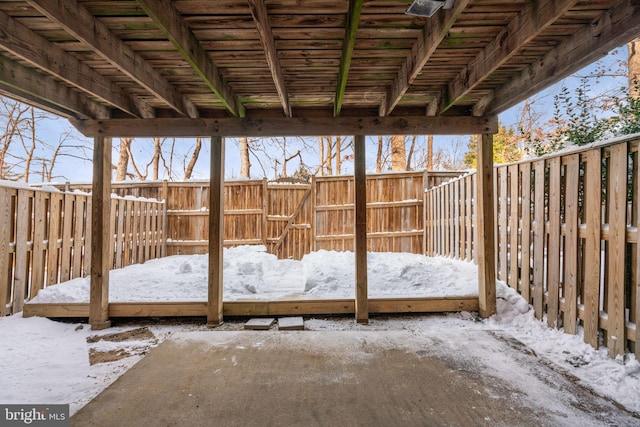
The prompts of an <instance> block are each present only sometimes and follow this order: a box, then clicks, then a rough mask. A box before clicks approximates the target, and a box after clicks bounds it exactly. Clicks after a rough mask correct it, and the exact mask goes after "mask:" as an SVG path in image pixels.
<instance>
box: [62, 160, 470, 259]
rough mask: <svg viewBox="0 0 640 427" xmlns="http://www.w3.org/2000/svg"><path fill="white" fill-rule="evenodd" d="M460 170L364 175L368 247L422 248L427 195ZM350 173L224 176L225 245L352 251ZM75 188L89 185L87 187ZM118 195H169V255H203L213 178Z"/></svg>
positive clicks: (125, 187) (140, 186) (120, 190)
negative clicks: (306, 177) (294, 180)
mask: <svg viewBox="0 0 640 427" xmlns="http://www.w3.org/2000/svg"><path fill="white" fill-rule="evenodd" d="M459 175H460V172H429V173H424V172H409V173H390V174H376V175H369V176H367V202H368V203H367V215H368V230H367V231H368V232H369V236H368V238H369V249H370V250H373V251H404V252H413V253H424V245H423V226H422V222H423V210H424V205H423V192H424V188H425V183H427V185H428V186H432V185H438V184H440V183H441V182H443V181H445V180H447V179H450V178H452V177H457V176H459ZM353 183H354V181H353V177H350V176H335V177H318V178H313V179H312V180H311V182H310V183H308V184H306V183H303V184H291V183H272V182H267V180H243V181H227V182H225V189H224V244H225V246H227V247H229V246H236V245H243V244H247V245H253V244H262V245H265V246H266V247H267V250H268V251H269V252H270V253H273V254H275V255H277V256H278V257H279V258H294V259H300V258H302V257H303V256H304V255H305V254H307V253H309V252H311V251H313V250H318V249H327V250H340V251H342V250H352V249H353V227H354V223H353V221H354V214H353V212H354V205H353V197H354V190H353ZM73 188H76V189H82V190H85V191H86V190H88V189H89V187H88V186H86V185H84V186H80V185H74V186H73ZM112 191H113V192H115V193H117V194H119V195H120V196H135V197H147V198H155V199H158V200H161V199H164V200H166V203H167V228H166V230H167V233H166V236H167V242H166V248H167V255H175V254H194V253H206V252H207V250H208V244H207V236H208V225H209V220H208V216H209V212H208V209H209V183H208V182H207V181H202V182H194V181H189V182H157V181H156V182H141V183H114V184H113V185H112Z"/></svg>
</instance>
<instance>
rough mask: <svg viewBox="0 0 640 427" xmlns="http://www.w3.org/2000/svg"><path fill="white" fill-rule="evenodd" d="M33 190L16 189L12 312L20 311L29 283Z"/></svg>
mask: <svg viewBox="0 0 640 427" xmlns="http://www.w3.org/2000/svg"><path fill="white" fill-rule="evenodd" d="M32 197H33V191H30V190H22V189H19V190H18V202H17V205H18V206H17V212H16V250H15V272H14V285H13V295H12V298H11V299H12V303H13V304H12V305H13V312H14V313H18V312H20V311H22V305H23V304H24V299H25V296H26V295H25V294H26V292H27V289H28V285H29V265H28V263H27V243H28V242H29V240H30V238H29V237H30V236H29V228H30V225H31V211H30V206H29V205H30V199H31V198H32Z"/></svg>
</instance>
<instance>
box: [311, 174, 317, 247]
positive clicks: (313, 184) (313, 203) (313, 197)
mask: <svg viewBox="0 0 640 427" xmlns="http://www.w3.org/2000/svg"><path fill="white" fill-rule="evenodd" d="M316 234H317V233H316V176H315V175H312V176H311V242H310V243H311V251H312V252H315V251H316V248H317V242H316Z"/></svg>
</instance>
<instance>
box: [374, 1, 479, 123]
mask: <svg viewBox="0 0 640 427" xmlns="http://www.w3.org/2000/svg"><path fill="white" fill-rule="evenodd" d="M468 3H469V0H457V1H456V2H455V4H454V7H453V8H452V9H449V10H445V11H443V13H437V14H436V15H434V16H433V17H431V18H430V19H428V20H427V22H426V24H425V26H424V28H423V30H422V34H421V36H420V37H419V38H418V40H417V41H416V43H415V44H414V45H413V47H412V48H411V54H410V55H409V56H407V58H406V59H405V61H404V63H403V64H402V67H401V68H400V70H399V71H398V75H397V76H396V78H395V79H394V81H393V83H392V84H391V87H390V88H389V90H388V91H387V96H386V97H385V99H384V102H383V103H382V104H381V105H380V116H386V115H388V114H390V113H391V111H393V109H394V108H395V107H396V106H397V105H398V103H399V102H400V100H401V99H402V97H403V96H404V94H405V93H406V92H407V89H409V86H410V85H411V84H413V82H414V81H415V79H416V78H417V77H418V75H419V74H420V73H421V72H422V69H423V68H424V66H425V64H426V63H427V62H428V61H429V58H431V55H433V53H434V52H435V51H436V49H437V48H438V46H439V45H440V43H441V42H442V40H443V39H444V38H445V37H446V35H447V34H448V32H449V30H450V29H451V27H452V26H453V24H454V23H455V21H456V19H458V16H459V15H460V14H461V13H462V11H463V10H464V8H465V7H467V4H468ZM432 104H434V105H437V104H435V103H432Z"/></svg>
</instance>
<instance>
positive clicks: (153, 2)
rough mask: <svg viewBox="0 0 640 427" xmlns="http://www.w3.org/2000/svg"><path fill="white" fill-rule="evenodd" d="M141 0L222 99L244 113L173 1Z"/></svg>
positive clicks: (229, 107)
mask: <svg viewBox="0 0 640 427" xmlns="http://www.w3.org/2000/svg"><path fill="white" fill-rule="evenodd" d="M137 2H138V4H139V5H140V6H141V7H142V8H143V9H144V11H145V12H146V13H147V15H149V17H150V18H151V19H152V20H153V22H154V23H155V24H156V25H157V26H158V28H160V30H161V31H162V32H163V33H164V34H165V35H166V36H167V38H168V39H169V40H170V41H171V44H173V46H174V47H175V48H176V49H177V50H178V52H179V53H180V55H181V56H182V57H183V58H184V59H185V60H186V61H187V62H188V63H189V65H191V67H192V68H193V70H194V71H195V72H196V73H197V74H198V76H199V77H200V78H201V79H202V80H203V81H204V82H205V83H206V84H207V86H208V87H209V89H211V90H212V91H213V92H214V93H215V94H216V96H217V97H218V98H219V99H220V101H222V103H223V104H224V106H225V108H226V109H227V110H229V111H230V112H231V114H233V115H234V116H242V115H244V113H243V110H242V105H241V104H240V103H239V102H238V100H237V98H236V96H235V94H234V93H233V92H232V90H231V88H229V86H228V85H227V84H226V83H225V81H224V80H223V78H222V76H221V74H220V71H219V70H218V68H217V67H216V66H215V64H214V63H213V62H212V61H211V59H210V58H209V55H208V54H207V51H206V50H205V49H204V48H203V47H202V45H201V44H200V42H199V41H198V39H197V38H196V36H195V35H194V34H193V32H192V31H191V30H190V29H189V27H188V25H187V24H186V23H185V21H184V19H183V18H182V16H181V15H180V12H178V10H177V9H176V8H175V6H174V5H173V2H171V1H168V0H137Z"/></svg>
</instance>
